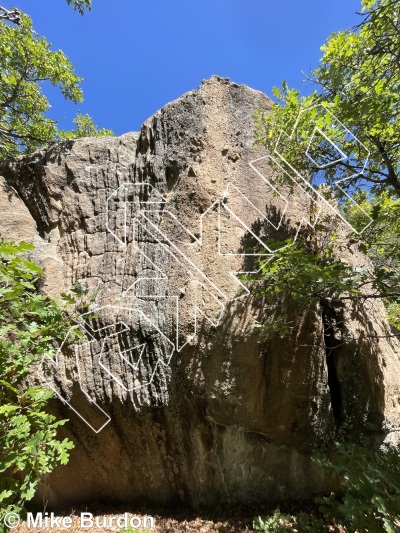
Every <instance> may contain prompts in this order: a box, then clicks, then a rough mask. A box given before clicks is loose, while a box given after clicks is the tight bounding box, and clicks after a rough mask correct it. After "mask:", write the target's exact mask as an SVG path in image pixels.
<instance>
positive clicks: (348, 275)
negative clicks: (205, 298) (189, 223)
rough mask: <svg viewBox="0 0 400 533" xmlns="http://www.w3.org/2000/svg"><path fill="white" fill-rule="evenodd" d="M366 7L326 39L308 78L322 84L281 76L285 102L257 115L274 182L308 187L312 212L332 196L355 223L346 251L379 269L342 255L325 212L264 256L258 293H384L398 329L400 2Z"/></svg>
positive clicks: (317, 296) (299, 297)
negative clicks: (306, 85)
mask: <svg viewBox="0 0 400 533" xmlns="http://www.w3.org/2000/svg"><path fill="white" fill-rule="evenodd" d="M362 11H363V20H362V22H361V24H360V25H359V26H358V28H355V29H353V31H350V30H346V31H340V32H338V33H334V34H333V35H331V36H330V37H329V38H328V40H327V43H326V44H325V45H324V46H323V47H322V51H323V56H322V58H321V60H320V62H319V65H318V68H317V69H316V70H315V71H314V72H313V74H312V76H311V82H312V83H314V84H316V85H317V86H318V87H319V90H315V91H314V92H312V93H311V94H310V95H308V96H302V95H301V93H300V91H298V90H296V89H291V88H289V87H288V86H287V84H286V83H285V82H283V84H282V88H281V89H277V88H274V90H273V91H274V95H275V96H276V97H277V98H278V99H279V102H277V103H274V104H273V106H272V109H271V112H270V113H268V114H267V115H264V114H263V113H262V112H259V113H258V114H257V115H256V117H255V119H256V137H257V142H258V143H260V144H262V145H264V146H265V147H266V148H267V150H268V151H269V153H270V158H269V164H270V166H271V167H272V168H273V169H274V171H275V174H274V176H275V177H274V179H275V180H276V182H277V183H279V184H281V185H283V186H284V187H286V189H287V190H290V191H293V188H294V184H295V183H301V184H302V186H303V188H304V189H306V188H307V187H308V189H307V190H309V191H310V213H309V215H310V219H311V218H312V214H313V213H312V206H313V202H314V199H315V198H316V197H318V196H320V197H321V196H322V197H324V198H325V200H327V201H330V202H332V201H333V202H334V203H335V205H336V206H337V209H338V210H339V212H340V213H341V216H342V217H343V218H345V219H346V220H347V222H348V223H349V224H351V226H352V227H353V228H355V229H356V230H357V231H356V232H354V233H353V234H352V235H351V236H350V233H349V234H348V237H347V238H348V240H349V241H350V243H349V244H350V246H348V249H349V251H351V250H352V251H355V250H356V249H357V248H358V249H359V250H361V251H363V252H365V253H367V254H368V255H369V257H370V259H371V260H372V263H373V265H374V269H371V268H368V267H367V268H365V267H364V266H363V267H362V268H361V267H360V268H351V267H350V266H349V265H348V264H347V263H346V262H345V261H344V260H343V259H338V258H337V254H336V252H337V251H338V249H339V248H340V246H339V247H338V244H337V243H335V242H334V239H335V238H336V237H335V232H334V231H333V229H332V228H333V224H332V221H329V223H327V222H326V221H325V222H324V221H323V220H322V219H321V220H320V222H319V224H318V225H315V226H314V227H313V228H311V227H310V228H307V229H305V230H304V231H303V232H302V234H300V236H299V239H298V243H297V244H295V245H293V246H291V247H290V246H286V247H282V246H283V245H284V244H285V243H280V246H281V247H280V248H279V249H278V251H277V252H276V253H275V254H274V255H273V257H272V259H271V260H269V261H267V262H265V261H264V262H263V261H261V262H260V267H261V272H260V276H259V279H261V280H262V281H263V282H264V284H263V286H261V288H260V289H259V292H261V293H262V294H264V295H265V296H266V299H267V300H270V299H271V298H273V297H275V298H277V296H278V295H280V296H281V297H282V298H285V297H289V298H291V299H292V300H295V301H297V302H298V303H299V304H300V305H304V304H305V303H307V302H308V303H311V302H312V301H318V300H319V301H320V302H321V301H328V302H329V301H342V300H345V299H359V300H361V301H362V300H363V299H366V298H377V297H379V296H380V295H381V296H382V297H384V299H385V303H386V306H387V310H388V317H389V320H390V322H391V324H392V325H393V326H395V327H398V326H400V290H399V287H400V222H399V221H400V218H399V214H400V199H399V198H400V165H399V160H400V121H399V119H398V115H399V112H400V100H399V98H398V93H399V88H400V62H399V56H398V50H399V49H400V3H399V2H398V0H375V1H371V0H362ZM308 184H309V185H311V186H312V187H313V189H310V188H309V185H308ZM369 217H370V218H369ZM337 222H338V217H337V221H336V222H335V224H336V225H337ZM366 222H368V223H369V225H367V224H366ZM329 226H330V227H329ZM365 226H367V227H366V229H364V228H365ZM361 230H363V231H361ZM357 232H358V233H357ZM341 241H343V239H341ZM344 244H345V243H343V245H344ZM351 246H353V248H352V249H351ZM277 248H278V247H277ZM332 251H333V252H334V253H332ZM335 255H336V259H335V258H334V256H335ZM347 255H348V254H347ZM258 287H259V286H258ZM255 290H257V289H255Z"/></svg>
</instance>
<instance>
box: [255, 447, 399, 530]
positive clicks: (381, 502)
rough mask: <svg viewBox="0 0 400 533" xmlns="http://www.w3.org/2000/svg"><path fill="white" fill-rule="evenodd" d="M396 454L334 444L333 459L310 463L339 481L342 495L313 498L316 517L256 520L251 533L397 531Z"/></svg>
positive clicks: (276, 516)
mask: <svg viewBox="0 0 400 533" xmlns="http://www.w3.org/2000/svg"><path fill="white" fill-rule="evenodd" d="M399 453H400V448H399V447H394V446H386V447H385V448H384V449H381V450H373V451H371V450H369V449H367V448H363V447H360V446H355V445H352V444H337V447H336V451H335V453H333V454H331V456H328V455H319V456H316V457H315V458H314V460H315V461H316V462H317V463H318V464H320V465H321V466H322V467H323V468H324V469H325V470H326V472H327V473H328V474H330V475H332V476H336V477H339V478H340V479H342V482H343V488H342V490H341V492H337V493H332V494H331V495H330V496H326V497H318V498H316V504H317V505H319V515H318V516H313V515H311V514H309V513H300V514H298V515H296V516H290V515H282V514H281V513H280V511H279V509H277V510H276V511H275V514H274V515H273V516H271V517H267V518H265V519H263V518H261V517H258V518H257V519H256V520H255V522H254V527H255V529H257V530H260V531H266V532H267V531H279V532H283V531H299V532H306V531H309V532H314V531H315V532H318V531H331V530H332V527H335V530H337V529H336V528H337V526H339V525H340V526H344V527H345V528H346V531H355V532H360V533H361V532H362V531H369V532H377V533H378V532H382V531H385V532H387V533H395V532H396V531H399V530H400V509H399V499H400V461H399Z"/></svg>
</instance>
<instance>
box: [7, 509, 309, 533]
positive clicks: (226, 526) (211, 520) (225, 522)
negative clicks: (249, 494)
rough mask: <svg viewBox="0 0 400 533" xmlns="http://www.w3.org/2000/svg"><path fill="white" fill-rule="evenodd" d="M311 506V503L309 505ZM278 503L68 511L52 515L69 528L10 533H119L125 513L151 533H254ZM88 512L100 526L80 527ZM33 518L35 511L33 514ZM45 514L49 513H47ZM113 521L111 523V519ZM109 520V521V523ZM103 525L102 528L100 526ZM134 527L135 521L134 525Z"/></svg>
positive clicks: (25, 529) (20, 529) (25, 527)
mask: <svg viewBox="0 0 400 533" xmlns="http://www.w3.org/2000/svg"><path fill="white" fill-rule="evenodd" d="M310 506H311V507H312V504H310ZM276 507H277V504H273V503H272V504H269V505H258V504H249V505H235V506H221V507H218V508H215V509H199V510H197V511H194V510H188V509H174V510H172V509H151V508H146V507H140V508H136V509H135V508H132V507H131V508H118V509H115V508H113V509H107V508H105V507H99V506H96V507H95V506H91V507H90V508H86V509H71V510H68V511H67V512H64V513H62V514H61V513H60V514H58V513H55V515H56V516H71V518H72V525H71V526H70V527H68V528H62V527H52V528H50V527H35V528H33V527H28V524H27V523H26V522H23V523H21V524H20V525H19V526H18V527H16V528H14V529H13V530H12V531H13V532H15V533H32V532H35V533H41V532H43V533H45V532H50V533H57V532H63V533H65V532H66V531H70V532H71V533H81V532H88V531H90V532H91V533H108V532H115V533H118V532H119V531H120V530H121V528H120V527H118V525H117V523H116V519H117V517H121V516H123V515H124V513H128V515H129V517H132V516H137V517H139V518H141V519H143V517H145V516H148V517H153V518H154V520H155V528H154V529H152V530H150V531H152V532H154V533H242V532H243V533H248V532H252V531H255V530H254V529H253V527H252V525H253V520H254V518H255V517H256V516H259V515H260V516H266V515H269V514H272V513H273V511H274V510H275V509H276ZM300 507H301V508H302V510H305V508H306V507H307V504H305V502H302V503H301V504H300V502H293V503H287V504H285V505H284V508H282V511H284V512H293V513H294V512H295V511H296V510H299V509H300ZM82 512H90V513H92V514H93V517H94V518H93V520H95V517H98V518H99V520H100V525H101V527H89V528H84V527H82V523H81V518H80V513H82ZM33 514H34V515H36V512H34V513H33ZM48 514H50V513H49V512H48ZM112 517H114V518H113V520H112V521H111V520H110V519H111V518H112ZM110 521H111V522H112V523H111V524H110ZM103 524H104V526H105V527H103ZM134 524H135V525H137V522H134ZM135 531H137V532H138V533H142V532H144V531H146V532H147V531H149V529H142V528H136V529H134V528H130V529H129V533H133V532H135Z"/></svg>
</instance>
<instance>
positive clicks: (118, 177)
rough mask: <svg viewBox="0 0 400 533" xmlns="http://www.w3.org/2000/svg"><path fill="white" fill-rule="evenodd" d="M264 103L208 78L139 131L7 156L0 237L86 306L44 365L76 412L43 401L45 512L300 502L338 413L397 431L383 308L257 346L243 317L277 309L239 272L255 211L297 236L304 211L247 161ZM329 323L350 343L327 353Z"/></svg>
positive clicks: (398, 394)
mask: <svg viewBox="0 0 400 533" xmlns="http://www.w3.org/2000/svg"><path fill="white" fill-rule="evenodd" d="M270 105H271V102H270V100H269V99H268V98H267V97H266V96H265V95H264V94H262V93H260V92H258V91H255V90H253V89H250V88H249V87H246V86H244V85H237V84H235V83H231V82H229V80H227V79H223V78H218V77H216V76H214V77H212V78H211V79H210V80H208V81H205V82H203V84H202V85H201V87H200V88H199V89H198V90H196V91H191V92H189V93H187V94H185V95H183V96H182V97H181V98H179V99H178V100H176V101H174V102H172V103H170V104H168V105H166V106H165V107H164V108H162V109H161V110H160V111H158V112H157V113H156V114H155V115H154V116H153V117H151V118H150V119H148V120H147V121H146V122H145V123H144V124H143V126H142V128H141V131H140V132H139V133H128V134H126V135H123V136H121V137H118V138H111V137H106V138H98V139H81V140H77V141H68V142H63V143H59V144H55V145H52V146H50V147H48V148H45V149H43V150H40V151H38V152H36V153H35V154H33V155H32V156H26V157H20V158H17V159H15V160H11V161H7V162H5V163H3V164H2V165H1V168H0V173H1V174H2V178H1V179H2V182H1V186H2V189H1V190H2V192H1V194H0V206H1V208H2V213H3V214H4V216H3V217H2V220H1V221H0V232H1V233H2V234H3V235H4V236H5V237H6V238H9V239H14V240H20V239H25V240H27V241H30V242H34V243H35V244H36V246H37V248H36V251H35V257H34V258H35V259H36V260H37V261H39V262H40V263H41V264H42V265H43V267H44V271H45V280H44V290H45V291H46V292H47V293H48V294H50V295H51V296H52V297H54V298H57V297H59V296H60V294H61V292H63V291H68V290H69V288H70V287H71V286H72V284H74V283H79V284H80V285H81V286H82V287H83V288H84V289H85V292H86V295H87V296H86V297H87V299H88V300H90V301H91V308H92V309H93V310H94V311H95V313H96V316H97V318H95V319H90V320H89V319H88V320H86V326H85V327H86V331H87V332H88V336H89V341H90V342H86V343H82V344H81V345H80V346H77V347H72V348H71V347H70V348H68V349H67V350H64V351H63V352H62V353H60V355H59V361H58V366H57V368H56V369H55V370H54V381H53V385H54V387H58V388H57V390H58V392H59V394H60V395H61V396H62V397H63V398H64V399H65V400H66V401H67V402H69V404H70V405H72V406H73V407H74V408H76V410H77V411H78V412H79V413H80V414H81V417H82V418H79V416H76V415H75V414H74V413H73V412H71V410H70V409H69V407H68V406H66V405H63V404H62V402H60V401H58V400H55V401H54V405H53V408H54V409H55V410H56V411H57V412H59V413H60V414H62V416H64V417H65V416H67V417H70V422H69V424H68V425H67V426H66V427H65V429H64V431H65V433H66V435H68V436H69V437H71V438H72V439H73V440H74V442H75V444H76V448H75V449H74V450H73V452H72V457H71V461H70V463H69V464H68V465H67V466H66V467H60V468H59V469H57V470H56V471H55V472H54V473H53V474H52V475H51V476H49V477H48V478H46V480H44V482H43V484H42V486H41V489H40V495H39V498H45V499H46V500H48V502H49V504H50V505H51V506H57V505H58V506H62V505H64V506H65V505H67V504H70V503H83V502H88V501H93V500H96V501H100V500H106V501H108V502H111V501H115V502H132V501H135V500H137V501H147V502H152V503H169V502H185V503H190V504H192V505H199V504H209V505H211V504H215V503H218V502H231V503H232V502H243V501H251V500H257V501H259V500H266V499H277V498H280V497H282V498H289V497H293V498H299V497H300V498H301V497H306V496H309V495H310V494H313V493H315V492H318V491H319V490H321V489H322V488H324V487H325V488H326V481H325V480H324V479H323V477H322V475H321V473H320V472H319V471H318V470H317V469H316V467H315V465H314V464H313V463H312V461H311V460H310V453H311V452H312V450H313V449H315V448H316V447H319V446H322V445H323V444H324V442H326V439H327V438H328V436H329V435H330V434H331V433H332V431H333V429H334V427H335V423H336V424H337V423H338V420H337V419H338V418H340V417H342V418H343V417H346V418H348V417H352V418H353V419H354V420H355V425H356V426H357V427H361V428H362V429H363V430H364V431H365V432H366V433H368V432H370V433H373V434H376V435H378V436H379V438H381V439H382V440H383V439H384V438H385V435H386V434H387V433H388V432H390V431H395V430H397V429H398V427H399V411H400V399H399V398H400V391H399V385H400V374H399V353H400V350H399V342H398V341H397V340H393V339H387V338H383V337H382V338H381V337H380V335H385V332H386V331H387V325H386V323H385V319H384V310H383V306H382V303H381V302H379V301H377V300H375V301H374V302H373V303H369V304H368V305H367V306H365V305H364V306H363V307H361V306H357V305H355V304H353V303H349V304H348V305H346V306H345V307H343V308H341V309H339V310H335V309H322V310H321V309H317V308H313V307H310V309H308V310H307V311H306V312H303V313H302V314H299V313H295V312H294V311H293V312H292V311H291V312H292V314H293V316H292V317H291V318H292V320H293V323H294V324H295V327H294V328H293V332H292V333H291V334H290V335H288V336H286V337H285V338H282V339H281V338H276V339H275V340H273V341H268V342H267V341H265V340H264V339H263V337H262V335H261V334H260V333H259V331H258V330H256V329H254V328H253V327H252V325H253V324H254V322H255V321H256V320H257V319H259V318H260V316H262V315H263V313H265V312H271V310H269V309H267V308H265V307H264V306H263V303H262V301H260V300H259V299H256V298H253V297H251V296H246V288H245V287H244V286H243V285H242V284H241V283H240V281H239V280H238V279H237V277H235V273H238V272H241V271H248V270H251V269H252V268H254V258H252V257H251V255H250V254H249V246H250V245H253V246H254V244H257V239H258V238H259V236H260V234H259V232H258V229H259V228H261V227H263V226H265V220H266V218H269V220H270V221H273V220H274V219H273V216H275V217H278V218H279V217H282V216H283V215H282V212H283V211H284V210H285V209H286V207H287V209H286V211H285V212H284V219H285V225H286V226H287V228H289V229H290V228H294V227H296V225H297V224H299V223H301V220H302V218H303V216H304V214H303V211H304V206H305V205H306V203H307V198H305V197H303V196H302V195H301V194H300V193H295V194H294V196H292V197H291V198H289V195H288V193H287V192H285V191H282V194H281V195H280V196H279V195H276V194H274V191H273V189H272V188H271V185H270V183H268V181H266V180H265V179H263V178H262V175H263V176H266V177H267V178H268V179H270V180H271V182H273V176H272V174H271V171H270V170H269V169H268V168H267V167H265V168H259V170H260V172H259V173H257V172H256V171H255V170H254V168H252V167H251V166H250V165H249V163H250V162H252V161H255V160H257V159H259V158H262V157H263V156H264V155H265V153H264V150H263V149H262V148H260V147H255V146H254V138H253V129H254V126H253V120H252V115H253V113H254V112H255V111H256V110H257V109H258V108H261V109H263V110H264V111H265V112H267V111H268V109H269V108H270ZM260 164H261V163H260ZM288 198H289V200H288V201H287V202H286V200H287V199H288ZM285 202H286V203H285ZM286 204H287V206H286ZM285 206H286V207H285ZM266 225H267V226H268V224H266ZM270 227H271V223H270ZM258 244H259V246H261V243H260V242H259V243H258ZM265 253H267V251H265ZM346 260H347V261H348V262H350V264H355V263H357V262H359V261H365V258H362V257H361V256H359V255H357V253H356V252H354V251H353V252H352V251H348V253H347V256H346ZM335 313H336V314H335ZM339 315H340V317H341V319H340V320H339V318H337V317H339ZM343 318H345V320H343ZM332 320H338V321H340V322H343V323H344V325H343V327H342V330H341V335H342V341H343V342H342V344H341V346H340V347H338V349H337V351H336V352H335V360H334V361H333V359H332V361H333V362H332V363H331V362H329V361H330V360H329V359H328V364H327V355H329V349H330V347H329V345H327V342H326V335H325V336H324V330H325V333H326V330H327V327H329V324H332ZM83 321H85V318H83ZM332 373H333V374H332ZM335 386H336V387H337V391H336V393H335V391H334V387H335ZM335 394H336V396H335ZM335 398H336V399H335ZM337 398H340V399H339V400H338V399H337ZM338 402H339V403H338ZM335 419H336V420H335ZM85 421H86V422H85ZM339 422H340V421H339ZM88 423H89V424H90V425H91V426H92V428H91V427H89V425H88ZM93 429H94V430H95V431H97V433H96V432H95V431H93ZM100 429H101V430H100Z"/></svg>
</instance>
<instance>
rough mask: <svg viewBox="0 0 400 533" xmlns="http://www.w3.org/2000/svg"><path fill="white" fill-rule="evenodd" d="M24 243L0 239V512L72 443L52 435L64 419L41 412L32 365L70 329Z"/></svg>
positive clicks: (19, 501)
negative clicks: (43, 289) (41, 288)
mask: <svg viewBox="0 0 400 533" xmlns="http://www.w3.org/2000/svg"><path fill="white" fill-rule="evenodd" d="M33 248H34V247H33V246H32V245H30V244H26V243H23V242H21V243H19V244H14V243H10V242H4V241H3V240H2V239H0V325H1V326H0V442H1V447H0V473H1V478H0V514H2V515H4V514H5V513H6V512H7V511H10V510H12V511H15V512H20V511H21V510H23V506H24V502H25V501H27V500H30V499H31V498H32V497H33V495H34V492H35V489H36V487H37V485H38V482H39V481H40V479H41V478H42V476H43V475H44V474H46V473H48V472H51V471H52V470H53V469H54V467H55V466H56V465H57V464H58V463H61V464H65V463H66V462H67V460H68V450H69V449H71V448H72V447H73V444H72V442H70V441H68V440H67V439H64V440H63V441H59V440H58V439H57V436H56V434H57V429H58V427H59V426H61V425H63V424H64V423H65V422H66V420H56V418H55V417H54V416H52V415H50V414H48V413H46V412H45V406H46V404H47V401H48V400H49V398H50V397H51V396H52V394H51V393H50V392H49V391H48V390H46V389H44V388H43V387H42V386H41V385H39V384H37V383H36V381H37V380H35V379H34V375H35V368H36V367H37V364H38V362H39V361H40V360H41V359H42V358H43V357H50V358H54V356H55V353H56V348H55V346H56V345H55V343H56V342H57V341H62V340H63V338H64V337H65V335H66V333H67V331H68V330H69V329H70V327H71V321H72V318H71V317H70V316H69V315H68V313H67V310H66V308H64V307H60V306H59V305H58V304H57V303H56V302H55V301H53V300H51V299H50V298H48V297H47V296H45V295H43V294H40V292H39V291H38V283H39V281H40V276H41V275H42V274H43V272H42V270H41V268H40V267H39V266H38V265H36V264H35V263H33V262H31V261H29V260H28V259H26V258H24V255H26V253H28V252H31V251H32V250H33Z"/></svg>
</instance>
